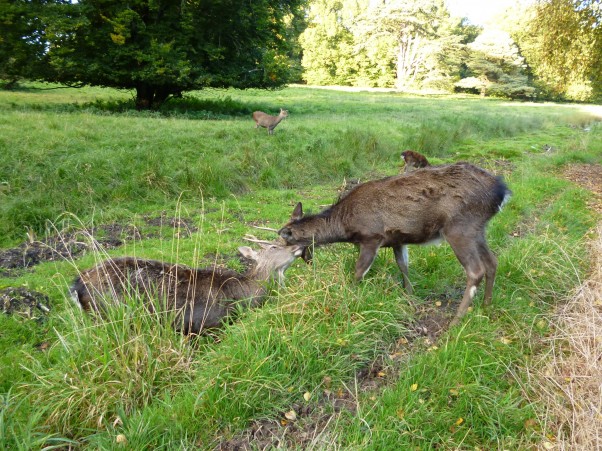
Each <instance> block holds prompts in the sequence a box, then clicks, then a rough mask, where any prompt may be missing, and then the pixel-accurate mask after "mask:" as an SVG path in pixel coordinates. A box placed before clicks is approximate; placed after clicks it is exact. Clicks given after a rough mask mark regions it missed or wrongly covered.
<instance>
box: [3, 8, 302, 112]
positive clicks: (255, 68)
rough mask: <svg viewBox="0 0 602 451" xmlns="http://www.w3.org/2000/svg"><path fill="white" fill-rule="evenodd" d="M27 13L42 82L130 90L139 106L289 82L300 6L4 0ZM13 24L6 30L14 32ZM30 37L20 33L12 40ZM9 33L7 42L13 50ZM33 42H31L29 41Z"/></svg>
mask: <svg viewBox="0 0 602 451" xmlns="http://www.w3.org/2000/svg"><path fill="white" fill-rule="evenodd" d="M16 5H20V6H21V7H22V8H23V9H25V10H27V9H28V8H29V10H28V14H29V16H28V18H26V19H27V20H26V22H27V23H30V22H31V21H32V20H33V18H35V17H37V16H39V13H41V17H43V18H44V20H43V21H41V23H40V24H39V25H36V23H37V22H36V23H31V24H30V25H29V27H31V28H33V29H34V30H36V32H37V33H39V34H43V38H42V37H41V38H40V39H36V40H33V42H32V43H31V46H34V47H35V45H37V44H38V43H40V42H42V43H43V44H44V45H45V46H46V48H47V51H46V53H45V54H44V55H43V59H44V60H45V62H46V63H47V67H46V68H45V69H44V70H40V71H37V72H36V73H34V74H28V75H30V76H31V75H33V77H34V78H39V79H43V80H47V81H58V82H62V83H71V84H74V83H79V84H86V85H97V86H105V87H115V88H126V89H133V90H135V91H136V105H137V107H138V108H139V109H145V108H152V107H156V106H158V105H160V104H162V103H163V102H164V101H165V100H166V99H167V98H169V97H170V96H178V95H180V94H181V93H182V92H183V91H189V90H192V89H201V88H204V87H208V86H213V87H224V86H235V87H239V88H248V87H263V88H268V87H277V86H281V85H283V84H284V83H286V82H288V81H290V76H291V74H293V73H294V70H292V66H293V64H292V63H291V60H290V53H289V52H291V51H292V50H293V49H294V41H295V34H296V33H297V32H296V31H295V27H296V26H298V23H299V21H300V19H301V13H302V8H301V7H302V5H303V1H302V0H280V1H278V2H273V1H268V0H262V1H253V2H242V1H232V0H210V1H208V0H196V1H189V2H173V1H166V0H159V1H152V0H151V1H147V0H135V1H131V2H120V1H115V0H109V1H107V0H102V1H99V0H81V1H78V2H73V3H71V2H68V3H62V2H60V1H59V2H49V3H48V4H40V5H38V6H39V8H37V10H36V9H34V6H35V5H34V3H31V2H10V3H8V4H6V5H5V6H4V8H1V9H4V10H7V11H8V10H13V9H15V8H17V6H16ZM19 27H20V28H18V27H17V26H16V25H15V28H17V30H15V33H16V34H17V35H18V34H19V30H20V29H21V28H23V27H25V26H24V25H20V26H19ZM32 33H33V31H30V30H29V29H23V30H22V32H21V34H22V35H23V36H25V35H31V34H32ZM18 41H19V37H18V36H14V37H13V38H12V39H10V42H9V44H11V45H12V46H13V47H16V46H17V42H18ZM30 41H32V39H30Z"/></svg>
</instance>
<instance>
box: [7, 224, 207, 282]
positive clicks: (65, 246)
mask: <svg viewBox="0 0 602 451" xmlns="http://www.w3.org/2000/svg"><path fill="white" fill-rule="evenodd" d="M145 220H146V222H147V224H148V225H151V226H154V225H157V226H161V227H163V226H165V227H172V228H175V229H177V230H183V231H184V233H183V234H187V235H190V234H192V233H193V232H195V231H196V230H197V228H196V227H194V226H192V225H191V222H189V221H185V220H179V219H175V218H166V217H165V216H161V217H159V218H150V217H149V218H146V219H145ZM158 236H159V234H158V233H154V232H147V233H144V234H143V233H141V231H140V230H139V229H138V228H137V227H135V226H133V225H123V224H118V223H111V224H104V225H100V226H98V227H94V228H92V229H90V230H84V231H75V232H62V233H58V234H55V235H50V236H48V237H46V238H44V239H42V240H30V241H26V242H23V243H21V244H20V245H18V246H16V247H13V248H10V249H4V250H0V277H16V276H18V275H19V274H21V273H22V272H23V271H22V270H24V269H27V268H31V267H33V266H35V265H38V264H40V263H44V262H48V261H55V260H71V259H75V258H78V257H80V256H82V255H83V254H84V253H86V252H88V251H93V250H99V249H101V250H109V249H115V248H118V247H120V246H123V245H124V244H125V242H126V241H134V240H142V239H149V238H157V237H158Z"/></svg>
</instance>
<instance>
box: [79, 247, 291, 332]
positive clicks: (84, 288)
mask: <svg viewBox="0 0 602 451" xmlns="http://www.w3.org/2000/svg"><path fill="white" fill-rule="evenodd" d="M238 250H239V252H240V253H241V254H242V255H243V256H244V257H246V258H248V259H251V260H252V262H253V263H252V265H251V266H250V267H249V269H248V270H247V271H246V272H245V273H244V274H240V273H238V272H236V271H232V270H229V269H223V268H217V267H214V268H203V269H193V268H189V267H187V266H184V265H178V264H172V263H165V262H161V261H156V260H144V259H141V258H136V257H120V258H112V259H108V260H106V261H104V262H102V263H100V264H98V265H97V266H95V267H93V268H91V269H88V270H86V271H83V272H82V273H81V274H80V275H79V277H77V279H76V280H75V282H74V283H73V286H72V287H71V293H72V297H73V299H74V300H75V301H76V302H78V305H80V306H81V307H82V308H83V309H84V310H86V311H91V310H93V311H96V312H99V313H102V312H103V310H105V309H106V306H107V304H109V303H111V302H123V301H124V299H125V298H126V297H127V295H128V294H130V295H138V296H141V297H142V298H143V299H144V302H145V305H146V306H147V308H148V309H149V311H150V312H154V311H155V308H154V306H153V301H155V305H156V302H160V303H161V302H163V303H165V307H164V308H163V309H162V310H168V311H176V312H177V316H176V318H177V321H176V323H177V324H175V326H176V329H178V330H182V331H183V332H184V333H185V334H188V333H194V334H198V333H200V332H201V331H202V330H204V329H207V328H214V327H218V326H219V325H220V324H221V322H222V320H223V319H224V318H226V317H228V316H230V315H231V314H232V312H233V311H234V310H235V308H236V305H237V303H240V301H242V300H245V299H248V300H249V302H248V303H247V304H243V305H245V306H249V307H256V306H259V305H261V304H262V303H263V300H264V298H265V295H266V292H267V289H266V287H265V285H266V284H265V283H263V282H266V281H267V280H268V279H270V278H275V279H276V280H277V281H278V282H279V283H282V282H283V280H284V272H285V271H286V269H287V268H288V267H289V266H290V265H291V263H292V262H293V261H294V260H295V258H296V257H298V256H300V255H301V252H302V250H303V248H302V247H301V246H298V245H292V246H282V245H275V244H263V245H262V250H260V251H258V252H256V251H254V250H253V249H251V248H250V247H248V246H242V247H240V248H239V249H238ZM182 313H183V316H182Z"/></svg>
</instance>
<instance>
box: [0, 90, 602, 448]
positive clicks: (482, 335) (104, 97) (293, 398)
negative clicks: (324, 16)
mask: <svg viewBox="0 0 602 451" xmlns="http://www.w3.org/2000/svg"><path fill="white" fill-rule="evenodd" d="M0 100H2V101H0V105H3V106H2V107H0V123H1V124H2V128H3V134H2V136H0V152H2V154H3V155H5V158H4V159H3V160H2V161H0V245H2V246H3V247H4V248H8V247H9V246H12V245H15V244H17V243H20V242H22V241H24V239H25V238H26V236H29V237H39V238H42V237H44V236H45V234H47V233H56V232H57V230H58V231H60V232H61V233H63V234H67V233H73V232H77V233H78V234H79V235H78V236H79V237H80V239H81V240H82V241H83V242H85V241H86V239H87V238H86V237H87V231H88V230H91V229H92V228H99V227H100V226H103V225H107V224H112V223H118V224H121V225H127V226H129V229H128V230H130V231H133V230H136V231H137V232H138V233H139V234H140V236H141V238H136V239H129V240H125V243H124V244H123V245H122V246H120V247H117V248H115V249H110V250H108V251H98V250H97V251H89V252H86V253H84V254H83V255H81V256H78V257H77V258H75V259H58V260H55V261H50V262H46V263H42V264H39V265H37V266H35V267H33V268H32V269H31V270H28V271H16V272H14V273H11V274H8V275H6V276H5V275H3V274H2V273H0V289H1V288H3V287H7V286H25V287H27V288H29V289H32V290H37V291H40V292H43V293H45V294H47V295H48V296H49V297H50V299H51V304H52V311H51V314H50V315H49V317H48V319H47V320H46V321H43V322H39V323H35V322H31V321H27V320H25V319H23V318H21V317H18V316H14V315H10V316H9V315H1V316H0V331H2V332H1V333H0V349H2V351H3V352H0V396H1V398H0V405H1V410H0V449H42V448H50V447H53V446H57V447H60V446H75V447H84V448H86V447H91V448H102V449H113V448H117V447H124V446H126V447H129V448H132V449H141V448H163V449H171V448H174V447H178V448H192V447H199V448H202V449H211V448H213V447H215V446H216V445H218V444H219V443H225V442H227V441H228V440H235V439H237V438H240V437H241V434H243V431H244V430H245V428H247V427H249V425H251V424H253V423H254V422H255V423H259V424H262V423H261V422H268V421H271V422H272V423H271V424H275V425H276V426H274V427H278V428H280V429H279V430H278V431H279V433H280V435H281V436H284V437H285V438H283V439H282V441H281V442H271V443H272V444H273V445H276V444H278V443H280V444H281V445H282V446H286V447H288V448H295V447H299V448H302V447H304V446H306V447H311V446H313V447H316V448H325V447H327V448H344V449H408V448H412V447H414V448H421V449H430V448H433V447H440V448H445V449H458V448H473V449H476V448H479V449H484V448H492V447H493V448H498V449H504V448H505V449H524V448H528V447H531V446H539V445H541V444H542V443H543V441H545V442H546V443H552V444H553V443H554V441H555V440H556V437H557V431H556V430H554V429H553V427H551V423H549V422H547V421H546V420H545V411H546V405H545V401H541V400H540V398H539V397H538V396H537V395H536V388H537V387H534V386H532V384H531V380H530V379H529V376H528V372H527V371H524V364H525V362H530V361H532V360H537V359H539V358H540V356H541V355H545V353H546V351H545V349H544V347H542V345H541V343H542V340H543V339H544V338H545V337H546V336H547V335H548V334H550V333H551V325H550V323H549V322H546V321H543V322H542V321H541V320H542V318H544V317H545V315H548V314H550V313H551V312H552V311H553V309H554V308H555V306H557V305H558V304H559V303H561V302H562V301H563V300H565V299H566V298H567V297H568V296H569V294H570V293H571V291H572V289H573V288H574V287H575V285H577V284H578V283H579V282H580V280H581V279H582V278H583V277H584V275H585V273H586V271H587V267H588V258H587V247H586V239H587V236H588V231H589V230H590V229H591V228H592V226H593V224H594V223H595V220H596V217H595V215H594V213H593V212H591V211H590V210H588V208H587V201H588V197H589V195H588V193H587V192H586V191H584V190H582V189H581V188H578V187H576V186H574V185H571V184H570V183H569V182H568V181H566V180H564V179H563V177H562V175H561V174H562V171H563V168H564V167H565V166H566V165H567V164H571V163H588V164H592V163H594V164H596V163H597V164H600V163H601V162H602V150H601V148H600V142H602V140H601V139H600V136H601V134H602V127H600V126H599V125H596V124H595V120H596V119H595V118H594V117H593V116H592V115H591V114H590V113H588V112H587V111H584V110H582V109H581V107H580V106H578V105H553V104H545V105H544V104H529V103H508V102H503V101H496V100H490V99H477V98H472V97H446V98H428V97H412V96H406V95H401V94H394V93H369V92H365V93H345V92H330V91H326V90H312V89H308V88H299V87H295V88H287V89H284V90H281V91H273V92H263V91H253V90H250V91H244V92H240V91H233V90H225V91H220V90H214V91H213V90H212V91H205V92H199V93H192V94H190V95H189V96H187V97H186V98H185V99H183V100H181V101H179V102H176V103H173V104H170V105H168V106H167V107H166V108H165V109H164V110H163V111H161V112H158V113H152V114H151V113H138V112H132V111H131V110H128V109H127V108H126V107H127V105H128V102H131V97H130V95H129V93H125V92H117V91H111V90H101V89H87V90H82V91H76V90H71V89H66V90H49V91H37V90H34V89H31V88H28V89H25V90H22V91H18V92H12V93H4V92H2V93H0ZM280 107H283V108H287V109H288V110H289V112H290V117H289V119H288V120H286V121H283V122H282V123H281V124H280V125H279V126H278V127H277V128H276V130H275V134H274V135H273V136H268V135H267V133H266V132H265V130H254V129H253V123H252V120H251V119H250V112H251V111H253V110H255V109H262V110H264V111H266V112H269V113H274V112H276V111H278V108H280ZM586 126H588V127H590V130H589V131H584V130H583V128H584V127H586ZM24 130H27V133H23V131H24ZM546 145H547V146H551V147H552V150H549V151H548V150H546V149H547V148H546V147H545V146H546ZM406 148H412V149H414V150H418V151H422V152H423V153H425V154H427V156H429V159H432V160H433V161H434V162H436V163H446V162H451V161H457V160H468V161H473V162H475V163H477V164H479V165H480V166H483V167H485V168H487V169H489V170H491V171H492V172H495V173H500V174H503V175H504V176H505V178H506V181H507V183H508V185H509V186H510V187H511V189H512V190H513V193H514V195H513V199H512V201H511V202H510V203H509V204H508V205H507V206H506V207H505V209H504V211H503V212H501V213H500V214H498V215H497V216H496V217H495V218H494V219H493V220H492V222H491V224H490V226H489V228H488V239H489V242H490V245H491V248H492V250H493V251H494V253H495V254H496V255H497V256H498V259H499V269H498V277H497V281H496V288H495V292H494V305H493V307H492V308H491V309H490V310H483V309H481V307H480V299H481V297H482V294H480V293H481V292H482V289H481V290H480V293H479V295H478V296H477V300H476V302H475V307H474V309H473V311H472V312H471V313H469V314H468V315H467V317H466V319H465V320H464V321H463V322H462V324H461V325H460V326H458V327H456V328H454V329H452V330H450V331H445V332H443V334H442V335H441V336H440V337H439V338H438V340H437V341H436V342H433V341H432V340H429V338H427V337H421V336H419V335H417V334H416V332H415V331H416V330H418V329H417V326H416V324H420V321H421V317H422V316H421V315H422V314H423V313H424V312H431V313H433V312H435V314H438V315H440V314H441V313H442V312H443V311H444V310H445V308H446V306H445V304H446V302H447V300H448V299H450V298H451V299H452V300H453V301H457V300H458V299H457V298H458V293H461V292H462V290H463V287H464V283H465V281H464V275H463V271H462V268H461V266H460V265H459V263H458V262H457V260H456V259H455V257H454V256H453V253H452V251H451V249H450V248H449V246H447V245H443V246H440V247H412V248H411V250H410V260H411V265H410V278H411V279H412V281H413V283H414V286H415V296H412V297H409V296H407V295H406V294H405V293H404V292H403V290H402V289H401V288H400V287H399V274H398V269H397V268H396V265H395V264H394V260H393V256H392V253H391V252H390V251H389V250H384V251H381V253H380V255H379V256H378V258H377V260H376V262H375V264H374V265H373V267H372V269H371V270H370V273H369V274H368V277H367V279H366V280H365V281H364V282H362V283H359V284H358V283H356V282H354V281H353V280H352V279H353V278H352V274H353V270H352V268H353V266H354V264H355V259H356V252H355V250H354V249H353V247H352V246H349V245H343V244H341V245H332V246H330V247H325V248H321V249H319V250H318V251H317V252H316V255H315V262H314V265H313V266H306V265H305V264H304V263H302V262H301V261H299V262H297V263H295V264H294V265H293V266H292V267H291V268H290V269H289V270H288V272H287V286H286V287H284V288H279V289H275V290H273V291H272V292H271V294H270V296H269V300H268V302H267V303H266V304H265V305H264V306H263V307H262V308H260V309H256V310H252V311H247V312H241V314H240V317H239V318H238V319H237V320H236V321H235V322H233V323H230V324H227V325H225V326H224V328H223V329H222V330H220V331H219V333H216V334H214V335H209V336H204V337H200V338H197V339H189V338H187V337H182V336H179V335H177V334H176V333H174V332H173V331H172V330H171V329H170V328H169V327H165V326H164V324H163V323H161V322H159V321H158V319H157V318H155V317H153V316H152V315H148V314H146V312H145V310H144V308H143V307H142V306H140V305H139V303H137V302H136V300H135V299H132V300H131V302H129V303H128V305H127V306H123V307H121V308H116V309H114V310H112V311H111V314H110V317H109V318H107V319H106V320H105V321H99V320H97V319H94V318H93V317H89V316H87V315H83V314H81V312H79V311H78V310H75V309H74V308H73V304H71V302H70V300H68V299H67V295H66V291H67V287H68V285H69V284H70V283H71V281H72V279H73V277H75V275H76V274H77V271H78V269H82V268H88V267H90V266H92V265H93V264H95V263H96V262H97V261H98V260H99V259H102V258H104V257H105V256H106V255H107V254H108V255H137V256H140V257H146V258H156V259H162V260H168V261H174V262H176V261H177V262H180V263H184V264H189V265H197V266H209V265H210V264H212V263H213V262H217V263H219V264H224V265H227V266H230V267H233V268H235V269H241V264H240V262H239V261H238V260H237V259H236V258H234V255H235V250H236V248H237V247H238V246H239V245H240V244H241V239H242V236H243V235H244V234H245V233H249V232H252V233H256V234H260V233H262V232H259V231H257V230H255V231H253V229H252V227H251V226H252V225H257V224H262V225H267V226H271V227H278V226H279V225H281V224H283V223H284V222H285V221H286V220H287V218H288V216H289V215H290V213H291V211H292V208H293V206H294V204H295V202H296V201H298V200H303V202H304V207H305V209H306V210H314V211H316V210H319V209H320V206H322V205H326V204H329V203H330V202H332V201H333V200H334V199H336V197H337V189H338V188H339V187H341V185H342V184H343V181H344V180H345V179H347V180H348V179H351V178H360V179H362V180H367V179H370V178H375V177H379V176H385V175H391V174H395V173H396V172H398V170H399V165H400V157H399V154H400V153H401V151H402V150H404V149H406ZM173 217H176V218H179V219H181V220H182V221H183V222H182V224H184V225H180V226H179V227H172V226H171V221H170V220H171V218H173ZM106 230H110V229H108V228H107V229H106ZM105 233H108V232H105ZM101 235H102V234H101ZM265 238H269V235H268V234H267V232H265ZM0 253H1V251H0ZM9 276H10V277H9ZM438 305H440V307H438ZM454 308H455V304H453V303H452V306H451V309H454ZM41 343H44V344H45V345H44V346H40V344H41ZM375 362H380V363H378V365H376V364H375ZM375 365H376V366H375ZM366 368H377V369H376V370H375V374H376V375H373V377H366V376H363V377H362V376H360V375H361V374H364V375H365V374H366ZM370 383H372V385H370ZM337 398H338V399H339V401H341V400H344V401H345V402H346V403H347V404H346V405H352V408H343V409H340V408H336V402H334V401H333V399H337ZM291 410H295V411H296V416H297V419H295V420H290V418H286V417H285V416H284V413H285V412H290V411H291ZM289 416H290V415H289ZM326 417H327V418H329V419H330V420H329V421H327V422H323V423H322V422H321V421H322V420H323V419H324V418H326ZM318 426H320V427H319V428H318ZM322 426H323V427H322ZM312 427H313V428H314V429H312ZM285 428H286V429H285ZM304 428H305V429H304ZM264 429H267V423H266V427H265V428H264ZM318 429H319V430H318ZM286 431H288V435H287V433H286ZM295 431H297V433H296V432H295ZM299 431H301V432H305V433H306V435H307V434H309V432H311V434H309V435H311V437H313V438H312V440H313V441H310V442H308V441H304V440H307V439H306V438H304V437H306V436H303V435H302V434H301V433H300V432H299ZM308 431H309V432H308ZM286 437H290V438H289V439H288V440H289V441H287V439H286ZM558 439H559V440H560V439H561V438H560V437H559V438H558ZM310 445H311V446H310Z"/></svg>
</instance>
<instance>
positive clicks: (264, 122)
mask: <svg viewBox="0 0 602 451" xmlns="http://www.w3.org/2000/svg"><path fill="white" fill-rule="evenodd" d="M285 117H288V111H287V110H283V109H282V108H280V114H279V115H278V116H270V115H269V114H266V113H264V112H263V111H255V112H254V113H253V120H254V121H255V128H259V127H263V128H267V129H268V135H273V134H274V129H275V128H276V126H277V125H278V124H279V123H280V121H281V120H282V119H284V118H285Z"/></svg>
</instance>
